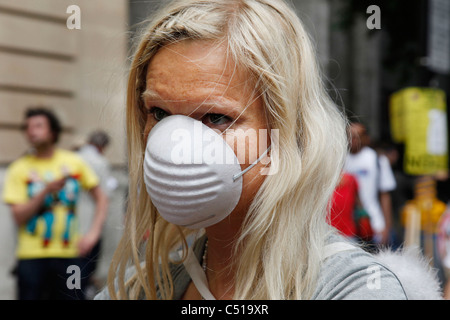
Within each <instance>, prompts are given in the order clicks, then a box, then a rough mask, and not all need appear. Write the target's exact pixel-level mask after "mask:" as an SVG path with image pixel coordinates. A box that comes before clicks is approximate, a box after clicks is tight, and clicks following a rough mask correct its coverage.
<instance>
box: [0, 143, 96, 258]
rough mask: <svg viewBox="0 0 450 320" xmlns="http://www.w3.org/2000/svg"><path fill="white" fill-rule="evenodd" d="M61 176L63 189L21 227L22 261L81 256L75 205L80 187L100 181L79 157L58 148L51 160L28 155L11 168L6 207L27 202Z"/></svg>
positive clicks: (6, 191) (20, 249)
mask: <svg viewBox="0 0 450 320" xmlns="http://www.w3.org/2000/svg"><path fill="white" fill-rule="evenodd" d="M62 177H66V183H65V185H64V187H63V188H62V189H61V190H60V191H59V192H57V193H55V194H47V196H46V198H45V200H44V203H43V205H42V207H41V210H40V211H39V212H37V213H36V214H35V215H34V216H33V217H32V218H31V219H30V220H28V222H27V223H26V224H24V225H21V226H20V227H19V235H18V237H19V239H18V245H17V253H16V254H17V257H18V258H19V259H35V258H51V257H52V258H72V257H76V256H78V249H77V242H78V240H79V233H78V227H79V226H78V219H77V217H76V215H75V213H76V204H77V201H78V198H79V195H80V191H81V188H83V189H91V188H93V187H95V186H97V185H98V183H99V181H98V178H97V176H96V175H95V173H94V172H93V170H92V169H91V168H90V167H89V166H88V165H87V164H86V163H85V162H84V161H83V160H82V159H81V158H80V157H79V156H78V155H76V154H75V153H73V152H70V151H66V150H62V149H56V150H55V152H54V154H53V156H52V157H51V158H49V159H41V158H36V157H35V156H33V155H27V156H24V157H22V158H20V159H18V160H17V161H15V162H13V163H12V164H11V165H10V166H9V168H8V170H7V173H6V179H5V185H4V189H3V201H4V202H5V203H7V204H22V203H26V202H27V201H28V200H29V199H30V198H32V197H33V196H34V195H36V194H37V193H38V192H39V191H41V190H42V189H43V188H44V187H45V185H46V184H47V183H49V182H51V181H54V180H56V179H60V178H62Z"/></svg>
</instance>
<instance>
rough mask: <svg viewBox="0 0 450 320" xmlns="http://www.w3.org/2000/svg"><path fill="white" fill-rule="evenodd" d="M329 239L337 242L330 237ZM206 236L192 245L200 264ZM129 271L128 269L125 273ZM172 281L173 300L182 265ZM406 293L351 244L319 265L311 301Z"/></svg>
mask: <svg viewBox="0 0 450 320" xmlns="http://www.w3.org/2000/svg"><path fill="white" fill-rule="evenodd" d="M332 239H333V240H332V241H336V242H337V241H340V239H339V237H333V238H332ZM205 242H206V237H202V238H200V239H199V240H198V241H197V242H196V243H195V244H194V247H193V251H194V253H195V255H196V256H197V259H198V260H199V261H200V263H201V258H202V254H203V249H204V246H205ZM131 273H132V270H129V274H131ZM171 273H172V276H173V281H174V300H179V299H181V297H182V296H183V294H184V292H185V291H186V289H187V287H188V285H189V283H190V281H191V278H190V276H189V274H188V273H187V271H186V269H185V267H184V265H183V264H177V265H171ZM95 299H96V300H105V299H110V296H109V293H108V289H107V288H105V289H103V290H102V291H101V292H100V293H99V294H98V295H97V296H96V297H95ZM405 299H407V297H406V293H405V291H404V289H403V287H402V285H401V283H400V281H399V279H398V278H397V276H396V275H395V274H394V273H393V272H392V271H390V270H389V269H388V268H387V267H386V266H384V265H382V264H381V263H380V262H378V261H377V260H376V258H375V257H374V256H373V255H371V254H369V253H367V252H366V251H364V250H362V249H360V248H357V247H355V248H354V249H352V250H346V251H341V252H337V253H336V254H334V255H332V256H330V257H328V258H326V259H325V260H324V262H323V264H322V267H321V270H320V274H319V280H318V286H317V289H316V291H315V293H314V294H313V296H312V300H405Z"/></svg>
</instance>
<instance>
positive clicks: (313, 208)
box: [108, 0, 347, 299]
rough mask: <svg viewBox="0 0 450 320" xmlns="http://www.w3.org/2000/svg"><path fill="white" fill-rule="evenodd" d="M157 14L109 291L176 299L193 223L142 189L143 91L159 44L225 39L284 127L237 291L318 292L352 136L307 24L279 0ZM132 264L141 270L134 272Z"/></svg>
mask: <svg viewBox="0 0 450 320" xmlns="http://www.w3.org/2000/svg"><path fill="white" fill-rule="evenodd" d="M151 21H152V22H151V23H150V24H149V25H148V27H147V28H145V30H144V31H143V34H142V38H141V41H140V43H139V46H138V47H137V49H136V53H135V56H134V60H133V61H132V65H131V71H130V75H129V82H128V96H127V137H128V157H129V175H130V185H129V187H130V189H129V201H128V211H127V216H126V223H125V231H124V236H123V238H122V240H121V242H120V243H119V246H118V248H117V250H116V253H115V255H114V258H113V261H112V264H111V268H110V272H109V285H108V286H109V291H110V295H111V297H112V298H121V299H123V298H131V299H133V298H138V297H141V298H142V297H145V298H148V299H157V298H162V299H171V298H172V297H173V292H174V288H173V279H172V276H171V274H170V272H169V262H170V259H169V253H170V251H171V250H173V249H174V248H175V245H177V244H178V245H180V244H181V245H182V247H183V251H184V252H185V253H186V247H187V244H186V240H185V239H186V235H188V233H189V230H185V229H183V228H181V227H177V226H174V225H172V224H170V223H168V222H166V221H164V220H163V219H162V218H161V217H160V216H159V214H158V213H157V210H156V208H155V207H154V206H153V205H152V202H151V199H150V198H149V196H148V195H147V193H146V192H140V190H145V185H144V184H143V169H142V164H143V158H144V151H145V143H146V141H145V137H144V128H145V122H146V115H145V113H144V111H143V106H142V99H141V95H142V93H143V91H144V90H145V88H146V83H145V79H146V68H147V66H148V64H149V62H150V60H151V59H152V57H153V56H154V55H155V53H156V52H157V51H158V49H159V48H161V47H162V46H165V45H167V44H169V43H173V42H174V41H181V40H185V39H191V40H192V39H193V40H196V39H197V40H213V41H218V42H223V41H225V43H226V44H227V48H228V53H229V54H230V57H231V58H232V59H233V61H235V62H236V64H237V65H238V67H239V68H244V69H243V70H246V71H248V72H249V74H250V75H251V76H252V77H254V79H256V84H257V90H258V92H259V94H260V95H261V97H262V99H263V102H264V106H265V111H266V114H267V120H268V126H269V127H270V129H278V134H279V137H278V139H277V140H278V141H279V145H278V146H277V147H278V150H279V152H277V153H272V155H271V166H277V169H278V171H277V173H276V174H273V175H268V176H266V177H265V180H264V182H263V184H262V186H261V187H260V189H259V191H258V193H257V195H256V197H255V198H254V200H253V202H252V204H251V206H250V209H249V211H248V213H247V216H246V220H245V223H244V225H243V227H242V233H241V234H240V237H239V239H238V240H237V242H236V244H235V246H236V248H239V250H237V251H239V253H240V254H239V256H238V257H239V258H237V261H235V263H236V265H237V269H236V270H237V274H236V275H235V292H234V298H236V299H308V298H310V297H311V296H312V294H313V292H314V289H315V284H316V281H317V277H318V272H319V268H320V259H321V253H322V251H323V248H324V245H325V241H326V237H327V235H328V234H329V232H331V229H330V227H329V225H328V224H327V222H326V216H327V212H328V207H329V200H330V198H331V195H332V192H333V191H334V188H335V186H336V184H337V182H338V181H339V177H340V174H341V168H342V165H343V161H344V157H345V154H346V151H347V139H346V122H345V119H344V117H343V115H342V114H341V112H340V111H339V110H338V108H337V107H336V106H335V104H334V103H333V102H332V101H331V100H330V98H329V96H328V94H327V92H326V90H325V88H324V85H323V82H322V79H321V75H320V70H319V68H318V65H317V62H316V53H315V50H314V46H313V44H312V41H311V40H310V38H309V36H308V34H307V32H306V31H305V30H304V27H303V25H302V23H301V22H300V20H299V18H298V17H297V15H296V14H295V12H294V10H292V8H290V7H289V6H288V5H287V4H286V3H284V2H283V1H281V0H225V1H224V0H177V1H173V2H171V3H170V4H169V5H167V6H165V7H164V8H162V9H161V10H159V11H158V13H157V14H156V15H155V16H154V17H153V19H152V20H151ZM146 235H147V236H148V237H146ZM144 238H146V241H145V246H143V245H142V244H143V239H144ZM141 256H143V257H141ZM130 262H131V265H132V266H133V267H134V268H135V270H134V275H133V277H131V278H127V277H126V275H125V272H126V270H127V268H128V267H129V263H130ZM157 288H158V290H157ZM157 292H158V293H159V295H157Z"/></svg>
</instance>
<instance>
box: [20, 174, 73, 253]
mask: <svg viewBox="0 0 450 320" xmlns="http://www.w3.org/2000/svg"><path fill="white" fill-rule="evenodd" d="M61 170H62V172H63V174H64V176H65V177H66V182H65V184H64V187H63V188H62V189H61V190H59V191H58V192H56V193H53V194H47V195H46V196H45V199H44V202H43V204H42V207H41V209H40V210H39V211H38V212H37V213H36V214H35V215H34V216H33V217H32V218H31V219H30V220H29V221H28V223H27V225H26V228H25V229H26V231H27V232H28V233H29V234H31V235H37V232H38V230H37V225H38V223H42V224H43V226H44V228H43V231H41V232H40V233H39V236H41V237H42V246H43V247H47V246H48V245H49V244H50V242H51V241H52V239H53V238H54V232H53V230H54V222H55V210H54V209H55V207H56V206H62V207H63V208H64V211H65V215H66V216H65V221H64V231H63V233H62V239H61V241H62V242H63V246H64V247H67V246H68V245H69V243H70V238H71V230H72V229H73V228H72V224H73V221H74V217H75V208H76V203H77V200H78V197H79V192H80V182H79V178H80V175H79V174H72V175H69V174H68V170H67V169H66V168H65V167H62V168H61ZM53 180H55V177H54V176H53V173H52V172H50V171H48V172H46V173H45V174H44V177H43V178H41V177H40V176H39V174H38V173H37V172H36V171H33V170H32V171H30V173H29V175H28V180H27V195H28V197H29V198H32V197H34V196H35V195H36V194H37V193H39V192H40V191H42V190H43V189H44V188H45V185H46V184H47V183H49V182H51V181H53Z"/></svg>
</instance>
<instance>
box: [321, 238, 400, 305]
mask: <svg viewBox="0 0 450 320" xmlns="http://www.w3.org/2000/svg"><path fill="white" fill-rule="evenodd" d="M327 248H328V250H331V251H334V252H331V253H330V254H328V255H327V256H326V257H325V259H324V260H323V262H322V266H321V270H320V273H319V278H318V284H317V289H316V291H315V294H314V296H313V299H318V300H331V299H335V300H341V299H350V300H370V299H372V300H382V299H386V300H397V299H401V300H404V299H407V296H406V293H405V290H404V288H403V286H402V283H401V282H400V280H399V279H398V277H397V275H396V274H395V273H394V272H393V271H391V270H390V269H389V267H388V266H386V265H385V264H383V263H382V262H380V261H378V259H377V258H376V257H375V256H374V255H372V254H370V253H368V252H366V251H365V250H363V249H362V248H360V247H358V246H357V245H356V244H355V245H353V244H351V243H349V242H348V241H345V240H343V239H342V241H340V240H339V238H333V241H332V242H331V243H329V244H328V246H327Z"/></svg>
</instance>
